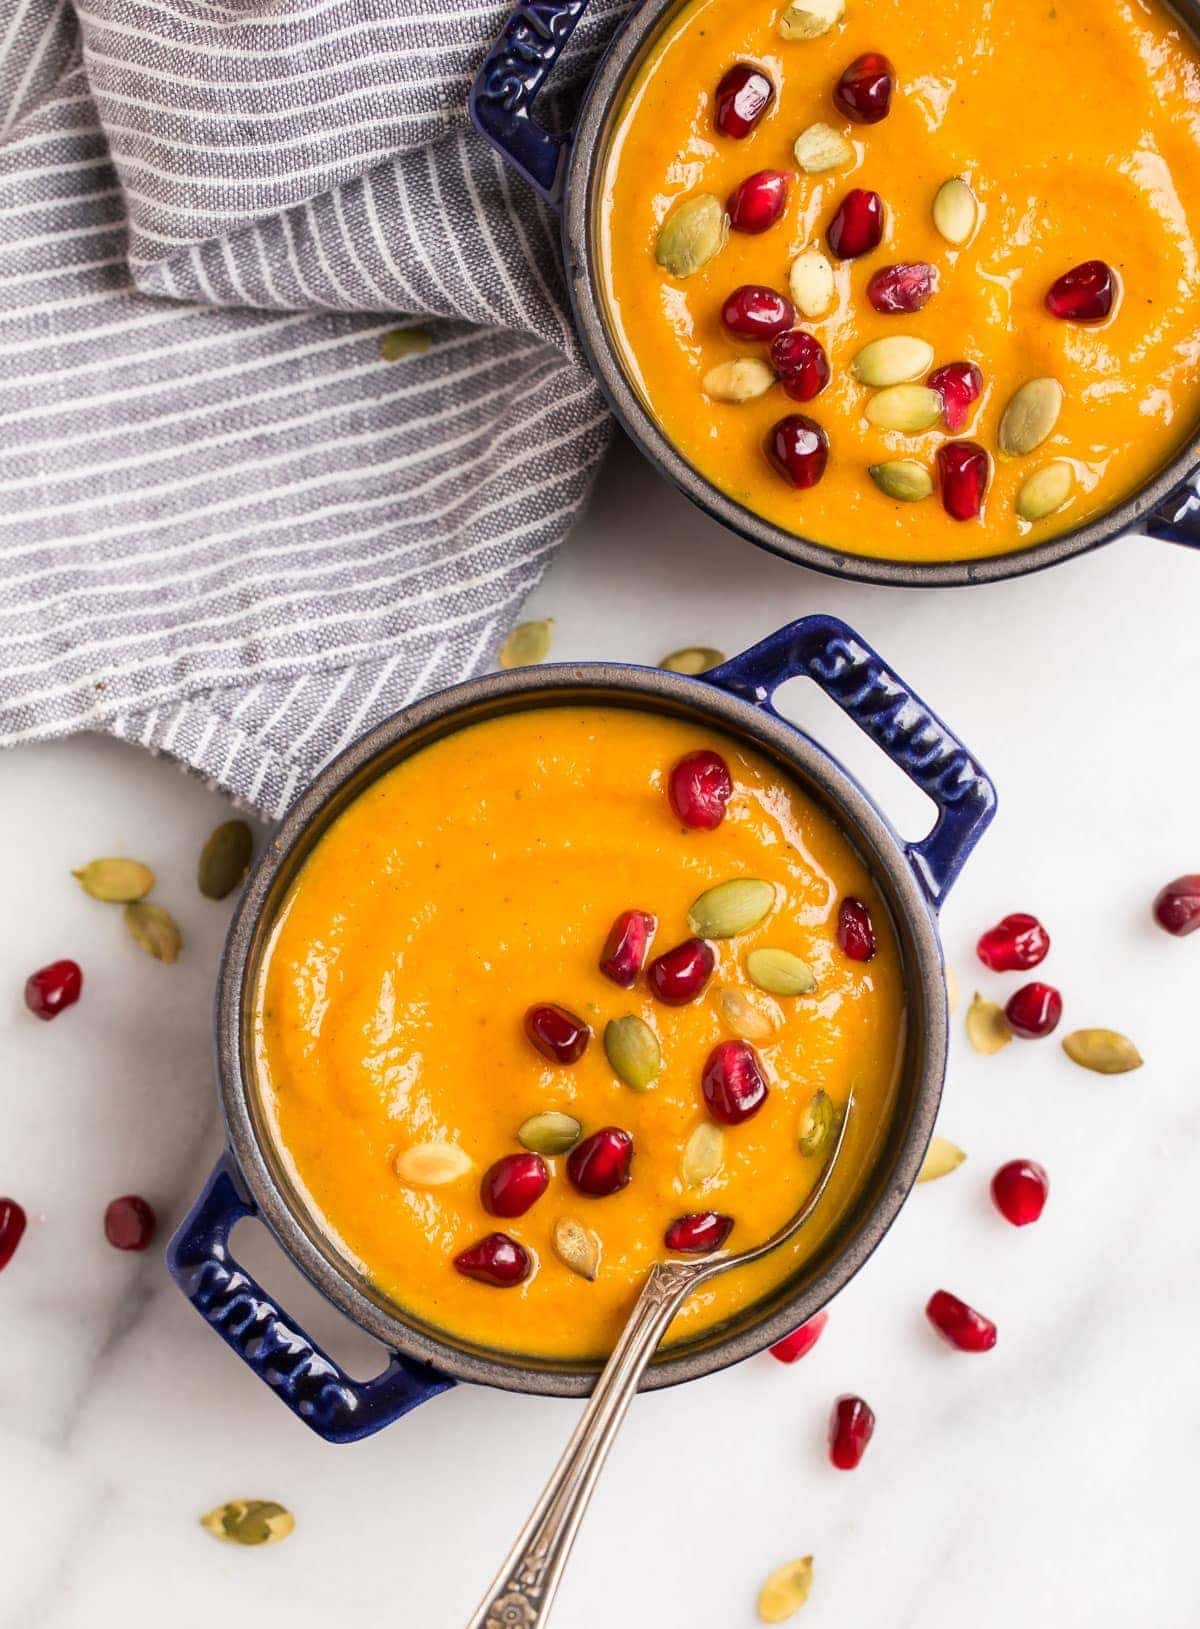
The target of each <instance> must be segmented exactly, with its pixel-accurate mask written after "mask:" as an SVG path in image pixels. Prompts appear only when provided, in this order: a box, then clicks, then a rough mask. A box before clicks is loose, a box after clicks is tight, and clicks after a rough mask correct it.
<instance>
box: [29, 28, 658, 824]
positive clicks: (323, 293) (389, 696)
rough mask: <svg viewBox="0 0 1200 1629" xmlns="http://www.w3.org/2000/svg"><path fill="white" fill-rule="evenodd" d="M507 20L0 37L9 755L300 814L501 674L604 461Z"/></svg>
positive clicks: (571, 71)
mask: <svg viewBox="0 0 1200 1629" xmlns="http://www.w3.org/2000/svg"><path fill="white" fill-rule="evenodd" d="M625 3H626V0H592V4H591V7H590V10H589V14H588V16H587V17H586V19H585V21H584V22H583V23H582V24H581V25H580V28H579V30H578V32H577V37H576V40H575V41H573V42H572V47H571V51H570V53H569V55H568V60H567V62H566V63H565V64H564V71H563V74H562V83H563V84H564V86H566V87H568V88H569V85H570V83H571V80H572V78H573V77H578V76H579V75H580V74H581V73H582V72H584V71H585V70H586V68H587V66H588V65H589V63H590V60H591V59H592V58H593V57H594V55H595V53H596V51H597V50H598V48H599V46H600V44H601V43H602V41H603V39H604V37H605V36H606V35H607V33H608V32H609V30H610V29H611V27H612V20H613V15H614V13H615V12H617V11H619V10H621V9H623V7H624V4H625ZM503 15H504V7H503V6H502V5H501V6H498V5H495V4H490V3H487V0H290V3H289V4H280V5H277V6H271V5H269V4H267V3H266V0H261V3H260V4H258V5H255V4H254V3H253V0H249V3H246V4H238V3H233V4H223V3H220V0H157V3H153V4H143V3H141V0H79V3H78V4H76V5H75V6H74V7H73V6H72V5H71V4H70V3H69V0H0V291H2V298H0V745H10V744H13V743H16V742H21V741H28V740H32V739H37V738H40V737H47V736H52V735H61V734H64V733H67V732H70V731H74V730H81V729H100V730H108V731H111V732H113V733H114V734H117V735H120V736H123V737H126V738H128V739H131V740H134V741H138V742H141V743H142V744H143V745H145V746H147V747H149V748H152V749H155V750H158V751H163V752H167V753H170V754H173V755H174V756H176V757H177V758H178V759H179V760H180V761H181V762H183V763H185V764H187V765H189V766H191V767H192V768H194V769H196V770H198V771H200V772H201V773H203V774H205V775H208V776H211V777H212V778H213V779H215V780H217V781H219V782H220V783H222V784H223V785H225V786H227V787H228V788H230V790H232V791H234V792H236V793H237V794H238V795H240V796H241V797H242V798H244V799H245V800H246V801H248V802H249V803H251V804H252V805H254V806H255V807H257V808H259V809H261V810H262V811H264V812H266V813H268V814H277V813H279V812H280V811H282V810H283V809H284V808H285V807H286V806H287V804H288V803H289V802H290V800H291V799H292V797H293V796H294V795H295V793H296V792H297V791H298V789H299V788H300V787H301V786H302V785H303V784H304V782H305V781H306V780H307V779H308V778H309V777H310V776H311V775H312V773H313V772H314V771H315V770H316V769H317V768H318V767H319V766H320V765H321V763H323V762H324V761H325V760H326V759H328V757H329V756H330V755H331V754H332V753H334V752H335V751H337V750H338V749H339V747H341V746H342V745H344V744H345V743H346V742H347V741H348V740H350V739H351V738H352V737H353V736H354V735H356V734H358V733H359V732H360V731H361V730H363V729H364V728H366V727H367V726H368V725H369V724H370V723H372V722H373V721H375V720H376V719H378V718H380V717H382V716H384V715H385V714H387V713H389V712H392V711H394V710H395V709H396V708H397V707H399V706H401V705H403V704H404V703H405V702H406V701H408V700H410V699H412V698H414V697H415V696H417V695H418V694H420V693H422V692H423V691H426V690H429V689H432V688H434V687H437V686H441V685H444V684H447V683H450V682H453V681H454V680H457V679H461V678H465V677H468V676H469V675H471V674H473V673H475V672H477V671H479V670H481V669H482V668H484V667H486V666H487V665H488V663H489V661H490V659H491V657H492V654H493V652H494V649H495V646H496V644H497V643H498V641H499V640H500V638H501V637H502V636H503V634H504V632H505V631H506V629H507V627H508V626H509V625H510V624H511V622H512V621H513V620H514V619H515V617H516V614H517V612H518V610H519V607H520V604H521V601H522V600H523V599H524V597H525V596H526V594H527V593H528V592H529V590H530V589H531V587H532V586H533V585H534V583H535V582H536V581H537V579H538V577H539V575H540V573H541V572H542V570H543V569H544V567H545V565H546V564H547V562H548V560H549V558H550V556H551V555H552V553H553V551H554V549H555V547H556V545H557V544H558V542H559V541H560V539H561V538H562V536H563V534H564V532H565V531H566V529H567V527H568V526H569V524H570V522H571V520H572V518H573V516H574V515H575V514H576V512H577V511H578V509H579V507H580V505H581V504H582V502H583V501H584V498H585V496H586V493H587V490H588V486H589V482H590V480H591V478H592V476H593V475H594V472H595V469H596V466H597V463H598V461H599V459H600V457H601V455H602V453H603V451H604V448H605V445H606V441H607V436H608V425H607V419H606V416H605V413H604V410H603V405H602V401H601V398H600V395H599V392H598V390H597V389H596V386H595V385H594V383H593V382H592V380H591V379H590V377H589V375H588V373H587V370H586V368H585V366H584V364H583V361H582V359H581V357H580V355H579V352H578V350H577V347H576V343H575V339H574V336H573V334H572V331H571V326H570V323H569V320H568V318H567V316H566V314H565V310H564V291H563V288H562V285H561V276H560V268H559V263H558V256H557V248H556V242H557V239H556V225H555V223H554V221H553V220H552V218H551V217H550V216H549V215H548V213H547V211H545V210H544V209H543V208H542V206H541V205H540V204H539V203H538V201H537V200H536V199H535V197H534V195H533V193H532V192H531V191H530V190H529V189H527V188H525V187H524V186H523V184H522V183H521V182H519V181H517V180H515V179H514V178H512V177H511V176H510V175H508V174H506V172H505V169H504V167H503V165H502V164H501V162H500V161H499V160H498V159H497V158H496V157H495V156H494V155H493V154H492V153H491V151H490V150H489V149H488V148H487V147H486V146H485V145H484V144H483V143H482V142H481V141H480V140H479V139H478V138H477V137H476V136H475V135H474V134H473V133H471V132H470V131H469V129H468V127H467V123H466V117H465V103H466V96H467V91H468V87H469V84H470V80H471V76H472V74H473V72H474V71H475V68H476V67H477V65H478V63H479V60H480V58H481V56H482V53H483V51H484V49H485V48H486V45H487V43H488V41H489V40H490V39H491V37H492V36H493V35H494V34H495V32H496V31H497V29H498V28H499V26H500V24H501V22H502V20H503ZM410 317H411V318H412V319H413V320H414V321H417V322H419V323H420V325H421V326H423V327H427V328H428V329H429V331H430V333H431V334H432V337H433V344H432V346H431V349H430V350H429V351H428V352H427V353H426V354H425V355H422V356H415V357H409V358H407V359H405V360H403V361H401V362H395V363H390V364H389V363H387V362H385V361H383V360H382V358H381V356H380V351H379V336H380V335H381V334H382V333H383V332H385V331H386V330H387V329H389V328H393V327H396V326H397V325H398V323H399V324H401V325H402V324H403V322H404V321H405V320H407V319H408V318H410Z"/></svg>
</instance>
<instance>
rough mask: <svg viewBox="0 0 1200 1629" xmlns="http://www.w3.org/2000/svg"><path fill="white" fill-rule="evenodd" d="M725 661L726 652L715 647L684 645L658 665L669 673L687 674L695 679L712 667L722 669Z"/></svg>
mask: <svg viewBox="0 0 1200 1629" xmlns="http://www.w3.org/2000/svg"><path fill="white" fill-rule="evenodd" d="M724 660H725V652H724V651H723V650H717V648H716V647H715V646H714V645H684V646H683V647H682V649H680V650H673V651H671V652H670V654H669V655H667V656H664V657H663V659H662V661H661V662H660V663H659V664H658V665H659V667H661V668H664V669H665V670H666V671H667V672H668V673H686V674H688V675H689V676H690V677H693V678H694V677H695V676H696V674H698V673H707V672H708V670H709V668H711V667H720V665H721V663H722V662H723V661H724Z"/></svg>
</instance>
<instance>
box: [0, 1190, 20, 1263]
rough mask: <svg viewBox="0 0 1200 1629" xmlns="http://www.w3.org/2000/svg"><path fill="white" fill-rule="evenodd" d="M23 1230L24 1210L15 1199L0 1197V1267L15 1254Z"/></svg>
mask: <svg viewBox="0 0 1200 1629" xmlns="http://www.w3.org/2000/svg"><path fill="white" fill-rule="evenodd" d="M24 1231H25V1212H24V1210H23V1209H22V1207H21V1206H20V1205H18V1204H17V1202H16V1200H15V1199H0V1268H4V1267H7V1266H8V1264H9V1262H10V1261H11V1260H12V1259H13V1256H14V1255H15V1254H16V1250H17V1246H18V1245H19V1244H20V1242H21V1235H22V1233H24Z"/></svg>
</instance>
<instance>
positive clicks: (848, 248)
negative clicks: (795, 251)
mask: <svg viewBox="0 0 1200 1629" xmlns="http://www.w3.org/2000/svg"><path fill="white" fill-rule="evenodd" d="M882 238H883V199H882V198H881V197H880V196H879V194H878V193H877V192H869V191H867V189H866V188H864V187H854V188H853V189H852V190H851V191H850V192H848V193H847V194H846V196H845V197H844V198H843V199H842V201H841V203H840V204H839V205H838V206H837V208H836V209H835V210H834V212H833V219H832V220H831V221H830V223H829V225H828V226H827V227H826V228H825V239H826V242H827V243H828V244H829V247H830V248H831V249H832V250H833V252H834V254H835V255H836V256H837V258H838V259H839V260H857V259H858V257H859V255H866V254H870V252H871V250H872V249H877V248H878V247H879V244H880V241H881V239H882Z"/></svg>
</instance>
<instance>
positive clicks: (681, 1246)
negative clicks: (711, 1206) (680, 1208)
mask: <svg viewBox="0 0 1200 1629" xmlns="http://www.w3.org/2000/svg"><path fill="white" fill-rule="evenodd" d="M732 1232H733V1217H732V1216H721V1215H720V1214H719V1213H718V1212H717V1211H715V1210H698V1211H693V1212H692V1213H691V1214H690V1215H688V1216H679V1217H676V1219H675V1221H673V1222H672V1223H671V1225H670V1227H669V1228H668V1229H667V1231H666V1232H665V1233H664V1234H663V1243H664V1244H665V1245H666V1247H667V1249H668V1250H677V1251H678V1252H679V1253H680V1255H684V1256H710V1255H711V1254H712V1253H713V1251H714V1250H719V1249H720V1248H721V1246H722V1245H723V1244H724V1243H725V1240H726V1239H727V1238H728V1237H729V1235H730V1234H731V1233H732Z"/></svg>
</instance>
